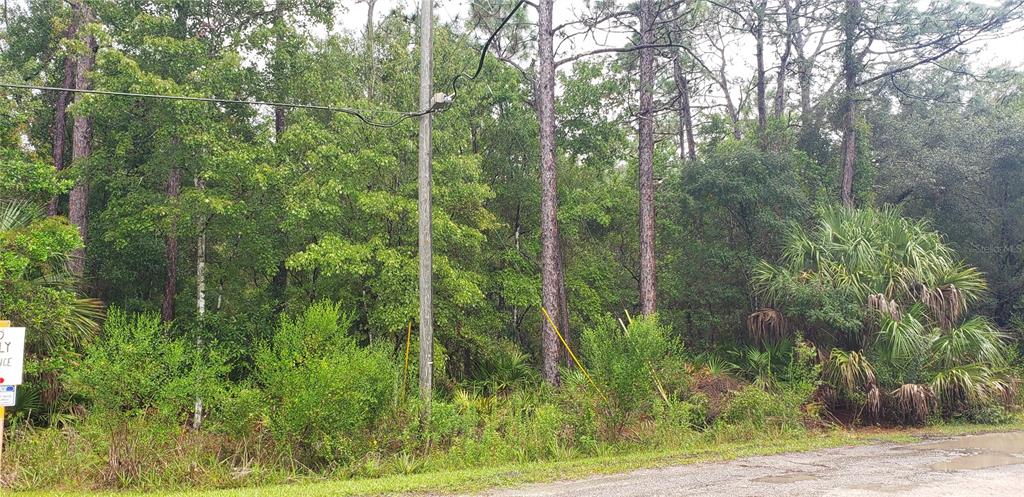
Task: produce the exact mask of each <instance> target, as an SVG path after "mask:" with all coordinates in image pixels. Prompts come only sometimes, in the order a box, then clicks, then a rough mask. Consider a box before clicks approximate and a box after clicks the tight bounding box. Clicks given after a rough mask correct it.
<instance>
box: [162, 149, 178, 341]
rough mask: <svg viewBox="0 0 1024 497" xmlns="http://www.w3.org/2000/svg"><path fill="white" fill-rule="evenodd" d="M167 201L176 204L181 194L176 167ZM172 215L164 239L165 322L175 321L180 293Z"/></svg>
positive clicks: (169, 182)
mask: <svg viewBox="0 0 1024 497" xmlns="http://www.w3.org/2000/svg"><path fill="white" fill-rule="evenodd" d="M166 194H167V199H168V201H169V202H171V203H174V204H176V203H177V199H178V196H179V195H180V194H181V169H179V168H177V167H174V168H173V169H171V173H170V175H168V177H167V190H166ZM176 219H177V216H176V215H173V214H172V217H171V225H170V227H169V228H168V232H167V236H166V238H165V239H164V261H165V266H166V268H167V273H166V275H165V277H164V298H163V304H162V305H161V306H160V317H161V318H163V320H164V321H171V320H173V319H174V296H175V294H177V293H178V223H177V220H176Z"/></svg>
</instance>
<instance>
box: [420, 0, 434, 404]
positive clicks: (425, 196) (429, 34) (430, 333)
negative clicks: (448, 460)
mask: <svg viewBox="0 0 1024 497" xmlns="http://www.w3.org/2000/svg"><path fill="white" fill-rule="evenodd" d="M433 55H434V0H421V3H420V110H421V111H423V110H426V109H429V108H431V98H432V93H433V91H434V90H433V78H434V60H433ZM431 119H433V113H432V112H427V113H424V114H423V115H422V116H420V142H419V214H420V233H419V240H420V243H419V255H420V403H421V410H420V422H421V423H424V424H425V423H427V422H429V420H430V397H431V394H432V391H433V372H434V307H433V296H434V287H433V262H434V257H433V254H432V252H431V251H432V250H433V247H432V246H431V245H432V243H431V238H432V236H433V228H432V226H431V220H432V216H433V208H432V207H431V203H430V189H431V188H430V187H431V167H430V160H431V156H432V150H431V147H432V146H433V145H432V143H431V131H432V130H431V124H432V123H431Z"/></svg>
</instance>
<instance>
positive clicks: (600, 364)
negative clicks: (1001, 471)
mask: <svg viewBox="0 0 1024 497" xmlns="http://www.w3.org/2000/svg"><path fill="white" fill-rule="evenodd" d="M351 326H352V323H351V319H350V317H349V315H347V314H346V313H344V312H342V311H341V310H340V309H339V307H338V306H337V305H334V304H330V303H326V302H324V303H320V304H317V305H314V306H312V307H310V308H309V309H307V310H306V311H305V312H304V313H302V314H300V315H298V316H294V317H285V318H283V319H282V320H281V322H280V324H279V325H278V327H277V330H276V332H275V333H274V336H273V339H272V340H271V341H270V342H269V343H266V344H264V345H262V346H261V348H260V349H259V352H258V353H257V357H258V360H257V365H256V371H255V372H254V373H253V375H252V379H251V380H249V381H247V382H242V383H237V382H232V381H230V379H229V378H228V377H227V375H226V373H227V371H228V368H226V367H224V366H223V360H222V359H218V358H217V357H210V356H204V357H199V356H193V355H191V354H190V353H189V352H188V351H189V350H191V349H190V347H188V344H187V343H185V342H184V340H182V339H168V338H164V337H165V336H166V335H165V334H163V333H161V332H162V330H163V325H161V324H160V322H159V319H158V318H157V317H156V316H152V315H146V314H143V315H128V314H125V313H123V312H120V311H115V312H112V313H111V314H110V317H109V319H108V320H107V322H106V325H105V332H104V334H103V337H102V339H100V340H99V341H97V342H96V343H94V344H93V345H91V346H90V347H89V348H88V349H87V350H86V353H85V357H84V360H83V361H82V363H81V364H80V365H78V367H77V368H76V370H75V371H76V373H75V375H74V381H72V382H71V384H72V385H74V386H73V390H74V392H73V395H74V396H75V398H77V399H78V400H79V402H80V404H79V406H80V408H79V410H78V414H74V415H65V416H61V417H59V418H58V419H53V420H52V422H51V426H50V427H48V428H42V427H33V426H31V425H30V424H29V423H16V424H15V425H14V426H13V427H12V430H11V433H10V434H9V438H8V445H7V447H8V450H7V452H6V453H5V465H4V467H5V472H4V481H3V483H4V486H5V487H6V488H9V489H16V490H26V489H43V488H46V489H65V490H73V489H79V490H81V489H97V488H107V489H163V488H181V489H184V488H218V487H237V486H247V485H260V484H269V483H280V482H288V481H293V480H295V479H302V478H319V477H327V478H353V477H378V476H384V475H396V474H412V473H424V472H436V471H453V470H458V469H469V468H478V467H483V466H499V465H505V464H509V463H527V462H534V461H566V460H570V459H575V458H581V457H589V456H610V455H615V454H623V453H627V452H636V451H655V450H664V449H673V448H680V447H706V446H710V445H714V444H721V443H729V442H737V441H743V440H750V439H759V440H769V439H774V438H787V437H790V438H791V437H798V436H800V434H802V433H806V432H807V431H808V430H811V431H813V430H819V429H822V428H825V427H827V426H828V425H830V424H834V423H835V421H834V419H835V418H834V417H832V416H831V414H827V412H828V410H829V409H828V407H829V406H827V405H825V404H824V403H823V401H822V400H821V396H820V392H821V389H822V385H823V383H822V381H821V372H820V371H821V366H820V365H819V364H818V361H817V359H816V354H815V352H814V350H813V348H811V347H810V346H809V345H807V344H806V342H803V341H801V340H795V341H788V342H783V343H779V344H777V345H775V346H774V347H773V348H771V349H770V350H769V351H758V350H757V349H751V350H750V351H747V352H746V353H743V354H739V353H737V354H734V357H733V359H734V360H731V361H729V360H724V359H716V358H714V357H713V356H709V355H703V356H699V357H698V356H691V355H689V354H687V352H686V351H685V350H683V349H682V346H681V345H680V343H679V342H678V341H677V340H676V339H675V338H673V335H672V334H671V333H670V332H669V330H667V329H666V327H664V326H663V325H659V323H658V322H657V320H656V319H646V320H636V321H633V322H631V323H630V324H628V325H622V324H620V323H617V322H615V321H614V320H611V319H609V322H608V324H607V325H606V326H603V327H598V328H594V329H590V330H587V331H586V332H585V333H584V334H583V335H582V336H581V340H580V341H581V343H580V348H581V351H583V353H584V354H583V357H586V361H585V364H584V365H583V366H585V367H586V371H587V373H584V372H583V371H584V369H583V368H573V369H568V368H567V369H563V371H562V378H563V382H562V385H561V386H559V387H553V386H550V385H548V384H546V383H544V382H542V381H540V380H539V378H537V375H536V374H535V373H534V370H533V369H532V368H531V367H530V365H529V364H528V363H527V362H526V358H525V357H524V356H522V355H521V354H516V353H512V352H510V353H509V354H508V356H507V357H504V358H503V359H501V360H495V361H494V363H493V364H490V365H489V366H488V367H489V368H490V370H491V372H492V373H493V375H492V376H491V380H489V381H486V382H478V383H475V384H472V385H465V386H463V387H457V388H454V389H450V390H447V391H442V392H440V393H439V394H438V396H437V398H435V401H434V403H433V404H432V413H431V416H430V419H429V423H428V424H427V425H426V426H423V425H421V424H420V415H421V411H420V410H421V408H422V406H421V405H420V404H419V403H418V401H417V400H416V397H415V392H412V391H410V390H412V388H411V387H410V385H415V384H416V378H415V371H416V368H415V367H410V368H409V372H408V373H406V371H405V368H404V364H403V363H402V361H401V360H400V359H401V358H402V357H403V352H404V351H402V350H391V349H390V348H388V347H383V346H378V345H366V344H358V343H356V341H355V340H354V339H353V338H351V334H350V333H349V332H350V330H349V328H350V327H351ZM218 361H221V362H220V365H219V366H218ZM765 361H767V362H765ZM198 364H204V365H205V366H203V367H197V365H198ZM211 364H212V365H213V366H211ZM412 366H415V364H413V365H412ZM588 374H589V378H588ZM99 385H102V386H103V388H99V387H98V386H99ZM200 386H201V388H200ZM197 394H198V395H199V396H200V397H201V398H202V400H203V405H204V410H205V412H206V417H205V419H204V420H203V423H202V427H201V429H200V430H195V429H193V424H192V423H193V419H191V416H192V415H193V414H192V413H193V412H194V410H195V408H194V402H195V400H196V395H197ZM1009 405H1010V404H1007V403H996V402H986V403H983V404H979V405H978V406H977V408H976V409H970V410H964V411H962V412H959V413H957V414H956V415H955V417H959V418H961V419H964V420H975V421H981V422H999V421H1005V420H1009V419H1010V410H1008V409H1007V407H1008V406H1009ZM830 419H831V420H832V421H830ZM938 419H939V418H938V417H936V418H934V420H938Z"/></svg>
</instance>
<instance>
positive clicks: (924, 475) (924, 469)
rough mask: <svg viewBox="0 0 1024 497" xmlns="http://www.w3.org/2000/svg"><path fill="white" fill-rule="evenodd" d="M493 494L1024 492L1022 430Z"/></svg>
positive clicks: (944, 496)
mask: <svg viewBox="0 0 1024 497" xmlns="http://www.w3.org/2000/svg"><path fill="white" fill-rule="evenodd" d="M483 495H487V496H494V497H512V496H515V497H542V496H543V497H549V496H558V497H561V496H565V497H570V496H571V497H599V496H600V497H609V496H645V497H649V496H687V497H694V496H723V497H725V496H728V497H742V496H777V497H789V496H812V495H813V496H842V497H861V496H863V497H867V496H885V497H892V496H915V497H916V496H920V497H926V496H927V497H960V496H964V497H967V496H972V497H973V496H983V497H1011V496H1012V497H1018V496H1022V495H1024V431H1021V432H1011V433H990V434H983V435H967V436H961V437H954V438H947V439H941V440H936V441H929V442H923V443H917V444H910V445H897V444H892V443H886V444H881V445H867V446H859V447H843V448H837V449H826V450H818V451H813V452H804V453H796V454H779V455H774V456H763V457H750V458H745V459H737V460H735V461H730V462H725V463H705V464H692V465H686V466H673V467H666V468H658V469H647V470H640V471H634V472H631V473H623V474H618V475H609V476H601V477H594V478H588V479H585V480H579V481H569V482H554V483H545V484H538V485H528V486H524V487H520V488H514V489H502V490H493V491H491V492H487V493H485V494H483Z"/></svg>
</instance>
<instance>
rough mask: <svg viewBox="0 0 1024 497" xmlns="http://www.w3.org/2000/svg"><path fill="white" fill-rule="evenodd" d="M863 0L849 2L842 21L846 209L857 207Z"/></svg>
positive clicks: (847, 0)
mask: <svg viewBox="0 0 1024 497" xmlns="http://www.w3.org/2000/svg"><path fill="white" fill-rule="evenodd" d="M860 15H861V14H860V0H846V13H845V15H844V17H843V33H844V35H845V36H844V40H843V79H844V80H845V81H844V82H845V84H846V96H845V102H844V107H845V109H844V115H843V148H842V153H843V183H842V191H841V194H840V197H841V199H842V201H843V205H844V206H846V207H848V208H851V209H852V208H853V207H854V194H853V177H854V173H855V172H856V171H855V168H856V164H857V128H856V125H857V99H856V91H857V60H856V58H855V57H856V56H855V55H854V44H855V43H856V42H857V40H856V37H857V24H858V23H859V20H860Z"/></svg>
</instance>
